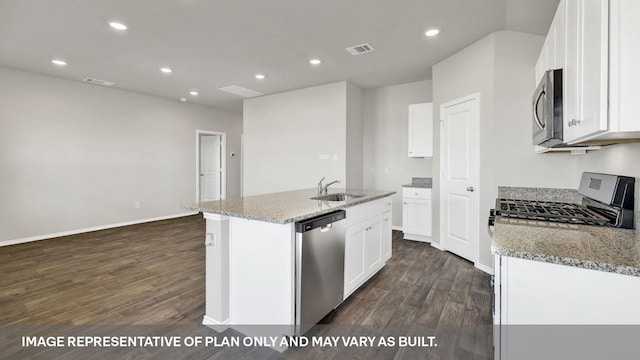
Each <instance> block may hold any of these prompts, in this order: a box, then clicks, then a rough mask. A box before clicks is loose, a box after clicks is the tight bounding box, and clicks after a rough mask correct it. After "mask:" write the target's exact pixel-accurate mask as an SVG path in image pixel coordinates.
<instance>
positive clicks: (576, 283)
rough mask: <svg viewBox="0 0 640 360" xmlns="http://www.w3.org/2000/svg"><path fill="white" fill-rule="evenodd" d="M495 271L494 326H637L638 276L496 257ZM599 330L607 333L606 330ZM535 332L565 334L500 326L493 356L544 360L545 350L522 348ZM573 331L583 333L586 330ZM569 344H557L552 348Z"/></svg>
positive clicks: (638, 313)
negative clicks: (536, 354) (536, 352)
mask: <svg viewBox="0 0 640 360" xmlns="http://www.w3.org/2000/svg"><path fill="white" fill-rule="evenodd" d="M495 266H496V267H495V271H496V275H495V284H494V289H495V298H494V300H495V303H494V307H495V317H494V324H495V325H638V324H640V311H638V304H639V303H640V277H638V276H630V275H622V274H617V273H612V272H606V271H599V270H591V269H584V268H578V267H573V266H566V265H558V264H552V263H546V262H541V261H533V260H526V259H520V258H513V257H506V256H498V255H496V257H495ZM599 328H601V329H605V330H606V327H599ZM523 329H525V330H530V331H528V332H527V331H523ZM536 329H538V330H539V331H538V332H541V331H551V332H552V330H554V329H558V331H566V329H567V328H566V327H565V328H563V327H559V326H556V327H549V326H546V327H545V326H537V327H523V326H498V327H496V332H495V333H494V346H495V350H496V355H499V358H500V359H522V358H525V356H526V358H528V359H529V358H540V359H542V358H545V356H543V355H544V351H545V350H548V349H545V348H544V347H542V348H538V349H536V347H532V346H526V347H524V346H523V344H530V343H528V342H526V341H529V340H531V339H527V338H526V336H529V337H530V336H532V331H537V330H536ZM573 329H574V330H583V329H586V327H583V328H581V327H573ZM591 329H595V330H597V329H598V328H596V327H591ZM537 335H540V336H544V335H545V334H544V333H540V334H537V333H536V336H537ZM549 336H551V335H549ZM523 341H524V342H523ZM536 341H538V340H536ZM540 341H542V342H543V343H544V340H539V341H538V343H540ZM550 341H553V339H551V340H550ZM570 344H571V343H569V342H566V343H563V342H562V341H560V342H557V343H553V346H560V347H562V346H569V345H570ZM586 345H588V344H586ZM549 346H551V345H550V344H549ZM554 349H555V348H554ZM536 350H539V351H540V352H539V353H538V354H539V355H540V356H538V357H535V354H533V353H531V351H536ZM555 350H558V351H560V350H561V349H560V348H558V349H555ZM565 350H572V349H565ZM573 350H575V349H573Z"/></svg>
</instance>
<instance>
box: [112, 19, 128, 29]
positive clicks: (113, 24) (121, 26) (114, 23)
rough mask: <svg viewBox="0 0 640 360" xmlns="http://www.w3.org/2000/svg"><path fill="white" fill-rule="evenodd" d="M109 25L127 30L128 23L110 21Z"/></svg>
mask: <svg viewBox="0 0 640 360" xmlns="http://www.w3.org/2000/svg"><path fill="white" fill-rule="evenodd" d="M109 26H111V27H112V28H114V29H116V30H127V25H125V24H123V23H119V22H117V21H112V22H110V23H109Z"/></svg>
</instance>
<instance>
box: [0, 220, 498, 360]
mask: <svg viewBox="0 0 640 360" xmlns="http://www.w3.org/2000/svg"><path fill="white" fill-rule="evenodd" d="M204 231H205V221H204V219H202V217H201V216H199V215H195V216H189V217H184V218H178V219H172V220H165V221H157V222H152V223H146V224H140V225H133V226H127V227H120V228H115V229H109V230H103V231H96V232H91V233H86V234H79V235H73V236H67V237H62V238H56V239H50V240H43V241H37V242H32V243H26V244H20V245H12V246H6V247H0V342H2V341H3V336H4V339H5V340H4V341H10V340H11V339H12V336H11V335H13V336H19V335H20V334H21V332H20V331H23V329H31V330H30V331H33V332H45V333H46V332H47V329H49V330H51V331H56V329H58V331H63V330H60V329H62V328H64V329H67V330H68V329H72V330H73V329H83V331H84V330H87V329H91V331H94V333H95V332H99V330H100V328H102V329H103V330H104V329H116V330H111V331H119V332H123V333H124V332H127V329H129V330H130V331H133V332H138V333H145V332H152V333H154V334H156V335H157V334H158V331H159V329H162V331H163V333H162V334H166V333H173V334H175V335H182V336H196V335H201V336H224V335H227V336H228V335H229V334H233V330H227V331H225V332H224V333H222V334H217V333H215V332H214V331H212V330H210V329H208V328H206V327H204V326H202V325H201V322H202V316H203V314H204V275H205V256H204V244H203V243H204ZM491 302H492V289H491V286H490V277H489V275H487V274H485V273H483V272H481V271H479V270H477V269H475V268H474V267H473V265H472V264H471V263H469V262H468V261H466V260H463V259H461V258H459V257H457V256H455V255H452V254H450V253H448V252H442V251H439V250H437V249H435V248H433V247H431V246H430V245H428V244H425V243H419V242H413V241H406V240H403V239H402V233H401V232H397V231H394V233H393V257H392V258H391V259H390V260H389V261H388V262H387V265H386V266H385V268H384V269H383V270H382V271H380V272H379V273H378V274H377V275H375V276H374V277H373V278H372V279H371V280H369V281H368V282H367V283H366V284H365V285H363V286H362V287H361V288H360V289H359V290H358V291H356V292H355V293H354V294H353V295H351V296H350V297H349V298H348V299H347V300H346V301H345V302H344V303H342V304H341V305H340V306H339V307H338V308H337V309H336V310H334V311H333V312H332V313H330V314H329V315H328V316H327V317H326V318H324V319H323V320H322V321H321V324H320V325H318V326H316V327H315V328H314V329H312V330H311V331H310V332H309V333H308V334H307V335H308V336H331V335H348V334H353V335H375V336H378V337H380V336H395V337H397V336H430V335H433V336H436V338H437V342H438V344H439V345H440V347H439V348H437V349H436V348H431V349H429V348H421V347H398V346H394V347H368V348H354V347H348V348H344V347H340V348H331V347H329V348H323V347H304V348H298V349H289V350H287V351H286V352H284V353H282V354H281V353H278V352H276V351H274V350H272V349H269V348H262V347H256V348H244V347H241V348H195V349H193V348H192V349H185V348H179V349H178V348H176V349H171V348H169V349H167V348H165V349H157V348H136V349H127V348H124V349H123V348H120V349H109V350H105V349H75V350H74V349H50V348H36V349H33V348H32V349H24V348H20V347H19V346H17V345H16V344H13V343H10V344H0V358H5V356H11V357H13V356H17V357H22V356H23V355H25V357H27V356H43V357H47V358H50V357H57V356H59V357H62V358H76V357H78V358H83V357H86V356H92V357H96V358H114V357H128V358H154V359H157V358H167V359H169V358H192V359H201V358H202V359H209V358H211V359H223V358H224V359H236V358H243V359H263V358H272V359H281V358H295V359H308V358H315V359H328V358H335V359H345V358H360V359H373V358H377V359H393V358H404V359H417V358H424V359H429V358H434V359H436V358H437V359H490V358H492V356H493V350H492V327H491V323H492V319H491ZM143 325H144V326H143ZM87 331H88V330H87ZM105 331H107V332H108V331H109V330H105ZM3 333H4V334H3ZM118 335H120V334H118ZM3 345H4V346H3ZM18 345H19V344H18ZM3 347H4V349H3V350H2V348H3ZM82 351H84V352H82ZM87 351H89V352H91V351H94V352H95V353H86V352H87ZM3 352H4V356H3Z"/></svg>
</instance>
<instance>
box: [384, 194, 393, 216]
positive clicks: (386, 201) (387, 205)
mask: <svg viewBox="0 0 640 360" xmlns="http://www.w3.org/2000/svg"><path fill="white" fill-rule="evenodd" d="M392 203H393V202H392V201H391V196H389V197H386V198H384V199H382V212H387V211H391V207H392Z"/></svg>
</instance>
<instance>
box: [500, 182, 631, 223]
mask: <svg viewBox="0 0 640 360" xmlns="http://www.w3.org/2000/svg"><path fill="white" fill-rule="evenodd" d="M634 192H635V178H632V177H628V176H619V175H608V174H597V173H590V172H585V173H583V174H582V178H581V180H580V187H579V189H578V193H580V195H582V196H583V199H582V204H573V203H563V202H549V201H536V200H520V199H497V200H496V208H495V210H494V209H492V210H491V212H490V216H489V226H493V223H494V220H495V216H502V217H507V218H518V219H528V220H540V221H553V222H561V223H570V224H584V225H599V226H612V227H618V228H625V229H633V227H634V221H633V211H634ZM490 232H491V231H490Z"/></svg>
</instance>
